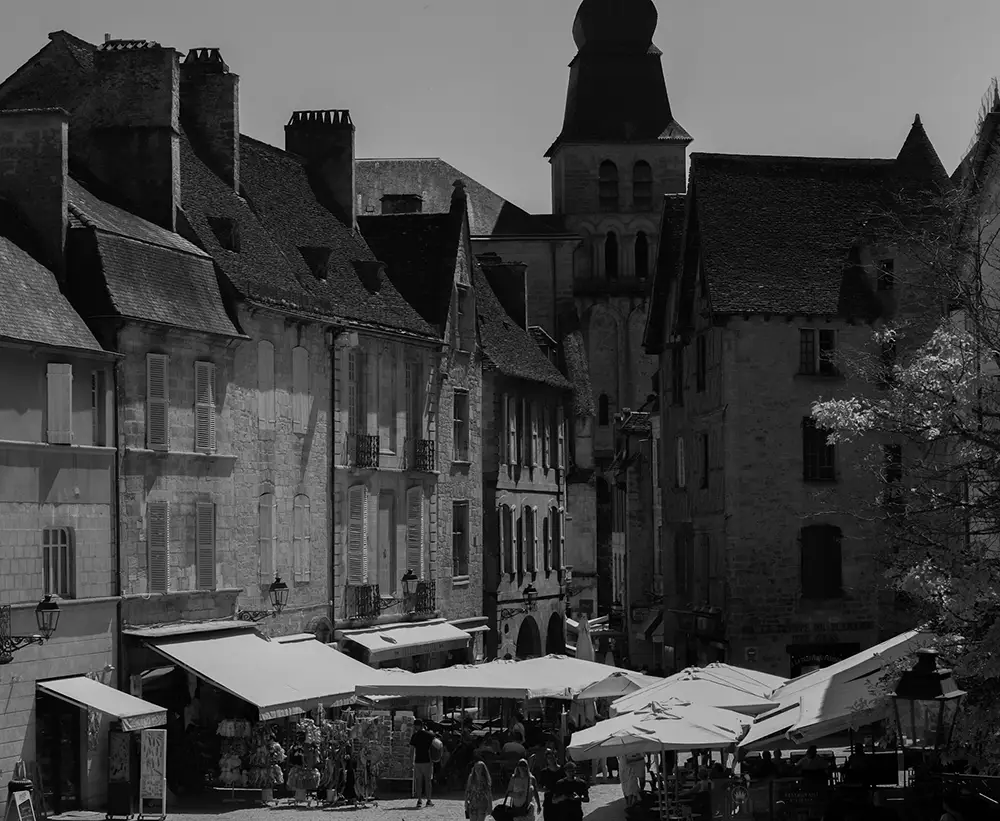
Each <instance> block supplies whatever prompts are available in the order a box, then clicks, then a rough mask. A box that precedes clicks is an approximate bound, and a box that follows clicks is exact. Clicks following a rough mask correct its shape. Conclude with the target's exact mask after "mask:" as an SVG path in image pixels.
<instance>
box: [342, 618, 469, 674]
mask: <svg viewBox="0 0 1000 821" xmlns="http://www.w3.org/2000/svg"><path fill="white" fill-rule="evenodd" d="M335 635H336V637H337V640H338V641H339V642H340V646H341V648H342V649H343V651H344V652H345V653H347V654H348V655H349V656H351V657H352V658H355V659H357V660H358V661H362V662H364V663H365V664H368V665H370V666H372V667H375V668H379V669H385V668H399V669H402V670H406V671H408V672H411V673H419V672H422V671H424V670H437V669H439V668H441V667H447V666H449V663H451V664H454V663H456V661H455V660H454V659H453V658H452V659H451V660H450V661H449V659H450V657H451V654H454V653H458V652H460V651H461V653H462V660H463V663H464V662H466V661H467V659H466V658H465V657H466V656H467V654H468V648H469V645H470V644H471V643H472V634H470V633H469V632H468V631H467V630H463V629H461V628H460V627H456V626H455V625H453V624H449V623H448V622H447V621H445V620H444V619H434V620H432V621H423V622H399V623H396V624H385V625H381V626H378V627H370V628H364V629H358V630H338V631H337V632H336V633H335Z"/></svg>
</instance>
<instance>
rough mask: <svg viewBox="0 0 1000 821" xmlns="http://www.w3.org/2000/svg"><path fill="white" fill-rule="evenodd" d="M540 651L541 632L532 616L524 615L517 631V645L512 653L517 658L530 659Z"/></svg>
mask: <svg viewBox="0 0 1000 821" xmlns="http://www.w3.org/2000/svg"><path fill="white" fill-rule="evenodd" d="M541 653H542V634H541V632H540V631H539V629H538V622H536V621H535V619H534V617H533V616H525V617H524V620H523V621H522V622H521V627H520V629H519V630H518V631H517V646H516V648H515V650H514V655H515V656H516V657H517V658H519V659H530V658H535V657H536V656H540V655H541Z"/></svg>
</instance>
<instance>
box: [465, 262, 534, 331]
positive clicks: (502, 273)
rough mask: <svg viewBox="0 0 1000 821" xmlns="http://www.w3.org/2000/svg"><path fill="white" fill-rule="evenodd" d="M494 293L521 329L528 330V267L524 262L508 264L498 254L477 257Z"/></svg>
mask: <svg viewBox="0 0 1000 821" xmlns="http://www.w3.org/2000/svg"><path fill="white" fill-rule="evenodd" d="M477 259H478V260H479V265H480V267H481V268H482V269H483V273H484V274H485V275H486V281H487V282H489V284H490V287H491V288H492V289H493V293H495V294H496V295H497V299H499V300H500V304H501V305H502V306H503V309H504V310H505V311H506V312H507V314H508V315H509V316H510V318H511V319H513V320H514V321H515V322H516V323H517V324H518V326H519V327H521V328H523V329H524V330H528V266H527V265H525V264H524V263H523V262H506V261H505V260H503V259H501V258H500V257H499V256H498V255H497V254H492V253H488V254H481V255H480V256H478V257H477Z"/></svg>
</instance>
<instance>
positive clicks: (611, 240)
mask: <svg viewBox="0 0 1000 821" xmlns="http://www.w3.org/2000/svg"><path fill="white" fill-rule="evenodd" d="M604 275H605V276H606V277H607V278H608V279H618V235H617V234H615V232H614V231H608V235H607V236H606V237H605V238H604Z"/></svg>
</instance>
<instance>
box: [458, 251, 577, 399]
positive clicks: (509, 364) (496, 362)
mask: <svg viewBox="0 0 1000 821" xmlns="http://www.w3.org/2000/svg"><path fill="white" fill-rule="evenodd" d="M473 287H474V288H475V289H476V314H477V320H478V325H479V339H480V343H481V344H482V347H483V355H484V357H485V358H486V359H487V360H488V361H489V362H490V363H492V365H493V366H494V367H495V368H496V369H497V370H498V371H500V373H502V374H504V375H505V376H510V377H514V378H515V379H524V380H527V381H529V382H539V383H541V384H544V385H549V386H551V387H554V388H562V389H564V390H569V389H570V388H571V387H572V385H570V383H569V382H568V381H567V380H566V377H564V376H563V375H562V374H561V373H559V369H558V368H556V366H555V365H553V364H552V363H551V362H550V361H549V360H548V359H547V358H546V357H545V355H544V354H543V353H542V352H541V351H540V350H539V349H538V346H537V345H536V344H535V342H534V340H533V339H532V338H531V336H530V335H529V334H528V332H527V331H525V330H524V329H523V328H520V327H519V326H518V325H517V323H515V322H514V320H513V319H511V318H510V317H509V316H508V315H507V312H506V311H504V309H503V306H502V305H501V304H500V300H499V299H497V297H496V294H494V293H493V289H492V288H490V284H489V282H488V281H487V279H486V275H485V274H484V273H483V272H482V270H481V269H480V267H479V266H478V265H476V266H475V267H474V269H473Z"/></svg>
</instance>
